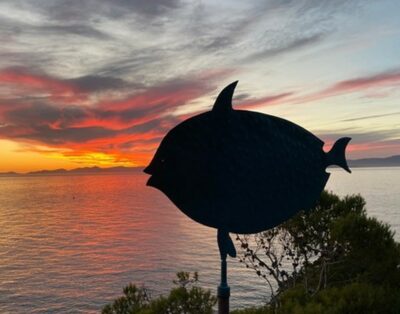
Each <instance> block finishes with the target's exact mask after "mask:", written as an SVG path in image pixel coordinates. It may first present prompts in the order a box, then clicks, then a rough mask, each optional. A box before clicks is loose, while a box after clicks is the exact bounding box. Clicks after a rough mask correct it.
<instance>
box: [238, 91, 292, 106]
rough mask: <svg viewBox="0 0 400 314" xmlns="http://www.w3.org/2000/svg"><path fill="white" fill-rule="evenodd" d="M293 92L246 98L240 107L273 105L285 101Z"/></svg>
mask: <svg viewBox="0 0 400 314" xmlns="http://www.w3.org/2000/svg"><path fill="white" fill-rule="evenodd" d="M292 95H293V92H285V93H281V94H277V95H268V96H264V97H261V98H258V99H245V100H243V101H242V102H241V103H240V104H239V107H240V108H245V109H249V108H254V107H259V106H272V105H277V104H280V103H282V102H283V101H285V100H286V99H287V98H288V97H289V96H292Z"/></svg>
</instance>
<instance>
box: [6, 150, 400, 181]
mask: <svg viewBox="0 0 400 314" xmlns="http://www.w3.org/2000/svg"><path fill="white" fill-rule="evenodd" d="M348 165H349V166H350V168H361V167H400V155H395V156H390V157H386V158H363V159H354V160H348ZM142 170H143V167H110V168H100V167H84V168H76V169H72V170H66V169H56V170H40V171H32V172H28V173H17V172H0V177H13V176H43V175H44V176H46V175H48V176H51V175H54V176H55V175H84V174H108V173H110V174H111V173H134V172H141V171H142Z"/></svg>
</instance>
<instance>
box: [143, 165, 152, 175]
mask: <svg viewBox="0 0 400 314" xmlns="http://www.w3.org/2000/svg"><path fill="white" fill-rule="evenodd" d="M151 170H152V169H151V167H150V165H148V166H147V167H146V168H144V169H143V172H144V173H147V174H153V171H151Z"/></svg>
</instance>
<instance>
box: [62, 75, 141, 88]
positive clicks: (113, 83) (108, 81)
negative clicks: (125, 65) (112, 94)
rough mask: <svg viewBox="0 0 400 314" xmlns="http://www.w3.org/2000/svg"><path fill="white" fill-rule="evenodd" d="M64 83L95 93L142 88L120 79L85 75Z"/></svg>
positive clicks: (139, 85) (137, 84)
mask: <svg viewBox="0 0 400 314" xmlns="http://www.w3.org/2000/svg"><path fill="white" fill-rule="evenodd" d="M65 81H66V82H69V83H72V84H73V85H75V86H77V87H78V88H79V89H80V90H82V91H84V92H97V91H103V90H109V89H113V90H118V89H121V88H125V87H131V88H133V89H137V88H142V87H143V85H142V84H139V83H128V82H126V81H124V80H122V79H120V78H116V77H107V76H99V75H85V76H81V77H77V78H74V79H69V80H65Z"/></svg>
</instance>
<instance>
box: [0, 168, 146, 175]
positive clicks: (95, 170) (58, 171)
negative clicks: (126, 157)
mask: <svg viewBox="0 0 400 314" xmlns="http://www.w3.org/2000/svg"><path fill="white" fill-rule="evenodd" d="M142 170H143V167H109V168H100V167H96V166H95V167H83V168H76V169H71V170H66V169H55V170H40V171H32V172H27V173H17V172H0V177H11V176H46V175H47V176H52V175H54V176H55V175H84V174H107V173H129V172H138V171H142Z"/></svg>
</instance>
